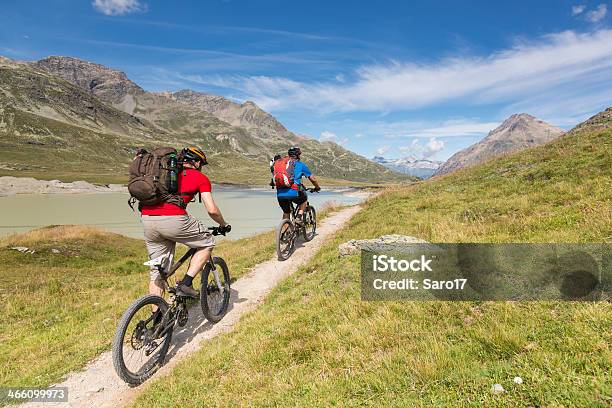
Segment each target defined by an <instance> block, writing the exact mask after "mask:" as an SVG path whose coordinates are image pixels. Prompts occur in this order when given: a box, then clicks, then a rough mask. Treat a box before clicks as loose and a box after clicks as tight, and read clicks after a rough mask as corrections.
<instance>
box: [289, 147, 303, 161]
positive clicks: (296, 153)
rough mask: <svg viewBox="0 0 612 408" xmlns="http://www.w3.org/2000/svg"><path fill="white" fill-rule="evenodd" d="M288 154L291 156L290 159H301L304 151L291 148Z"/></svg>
mask: <svg viewBox="0 0 612 408" xmlns="http://www.w3.org/2000/svg"><path fill="white" fill-rule="evenodd" d="M287 154H288V155H289V157H293V158H296V159H299V158H300V156H301V155H302V150H301V149H300V148H299V147H291V148H289V151H288V152H287Z"/></svg>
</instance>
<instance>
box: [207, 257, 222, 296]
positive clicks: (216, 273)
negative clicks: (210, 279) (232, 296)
mask: <svg viewBox="0 0 612 408" xmlns="http://www.w3.org/2000/svg"><path fill="white" fill-rule="evenodd" d="M209 262H210V267H211V270H212V273H213V276H214V278H215V283H216V284H217V288H219V292H222V291H223V286H222V285H221V279H219V271H218V270H217V265H215V263H214V261H213V260H212V259H211V260H210V261H209Z"/></svg>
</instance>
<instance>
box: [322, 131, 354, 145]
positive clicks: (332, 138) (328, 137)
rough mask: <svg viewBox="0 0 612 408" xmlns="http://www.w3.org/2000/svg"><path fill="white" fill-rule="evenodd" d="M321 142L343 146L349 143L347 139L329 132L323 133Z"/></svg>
mask: <svg viewBox="0 0 612 408" xmlns="http://www.w3.org/2000/svg"><path fill="white" fill-rule="evenodd" d="M319 140H320V141H321V142H334V143H336V144H339V145H341V146H344V145H346V144H347V143H348V141H349V140H348V138H347V137H342V138H340V137H338V135H336V134H335V133H333V132H330V131H329V130H324V131H323V132H321V135H320V136H319Z"/></svg>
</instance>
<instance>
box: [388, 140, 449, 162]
mask: <svg viewBox="0 0 612 408" xmlns="http://www.w3.org/2000/svg"><path fill="white" fill-rule="evenodd" d="M444 146H445V143H444V142H443V141H442V140H437V139H436V138H434V137H432V138H430V139H429V141H428V142H427V143H426V144H424V145H422V144H421V143H420V142H419V139H414V140H413V141H412V143H411V144H410V145H408V146H402V147H400V148H399V150H400V151H402V152H404V153H410V154H411V155H413V156H420V157H421V158H423V159H429V158H431V157H432V156H434V155H435V154H436V153H438V152H440V151H442V150H444Z"/></svg>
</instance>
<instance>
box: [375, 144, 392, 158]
mask: <svg viewBox="0 0 612 408" xmlns="http://www.w3.org/2000/svg"><path fill="white" fill-rule="evenodd" d="M389 149H391V146H380V147H379V148H378V149H376V154H377V155H378V156H382V155H384V154H385V153H387V152H388V151H389Z"/></svg>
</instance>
